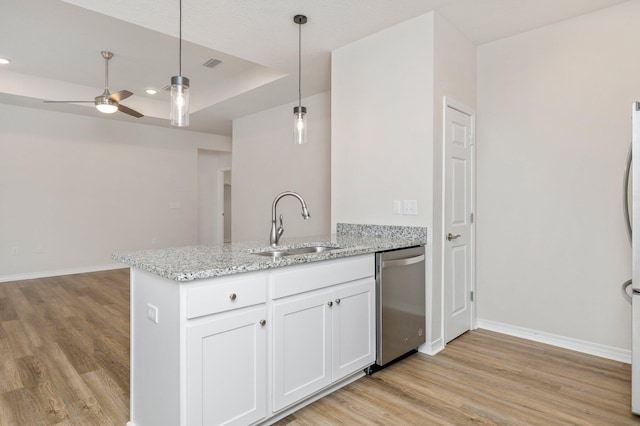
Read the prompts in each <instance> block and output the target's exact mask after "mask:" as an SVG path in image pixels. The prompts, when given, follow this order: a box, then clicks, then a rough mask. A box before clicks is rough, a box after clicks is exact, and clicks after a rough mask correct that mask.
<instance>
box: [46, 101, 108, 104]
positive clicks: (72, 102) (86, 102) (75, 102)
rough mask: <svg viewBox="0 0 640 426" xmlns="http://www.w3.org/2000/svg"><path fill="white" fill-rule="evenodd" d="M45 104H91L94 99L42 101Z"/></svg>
mask: <svg viewBox="0 0 640 426" xmlns="http://www.w3.org/2000/svg"><path fill="white" fill-rule="evenodd" d="M43 102H44V103H45V104H93V103H95V101H43Z"/></svg>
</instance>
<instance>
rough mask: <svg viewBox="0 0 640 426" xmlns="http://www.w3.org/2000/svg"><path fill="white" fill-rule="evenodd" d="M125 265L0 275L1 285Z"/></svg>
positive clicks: (120, 267)
mask: <svg viewBox="0 0 640 426" xmlns="http://www.w3.org/2000/svg"><path fill="white" fill-rule="evenodd" d="M128 267H129V266H128V265H125V264H124V263H111V264H107V265H94V266H81V267H78V268H69V269H56V270H54V271H40V272H31V273H28V274H16V275H0V283H6V282H9V281H21V280H33V279H37V278H47V277H57V276H60V275H73V274H84V273H87V272H98V271H110V270H112V269H122V268H128Z"/></svg>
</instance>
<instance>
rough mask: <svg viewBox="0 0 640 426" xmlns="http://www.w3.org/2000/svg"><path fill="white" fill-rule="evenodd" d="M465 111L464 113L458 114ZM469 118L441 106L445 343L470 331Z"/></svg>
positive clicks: (470, 223)
mask: <svg viewBox="0 0 640 426" xmlns="http://www.w3.org/2000/svg"><path fill="white" fill-rule="evenodd" d="M464 110H466V112H462V111H464ZM472 143H473V117H472V112H471V111H469V110H467V109H466V108H462V107H460V106H456V107H453V106H452V105H451V103H446V104H445V132H444V186H445V188H444V228H443V230H444V239H445V240H444V243H443V244H444V256H443V258H444V270H443V279H444V325H445V327H444V334H445V342H449V341H451V340H453V339H455V338H456V337H458V336H459V335H461V334H462V333H464V332H465V331H467V330H469V329H470V328H471V311H472V310H471V305H472V293H471V280H472V276H473V275H472V259H473V238H472V237H473V235H472V216H471V215H472V209H471V208H472V203H473V153H472V149H473V148H472Z"/></svg>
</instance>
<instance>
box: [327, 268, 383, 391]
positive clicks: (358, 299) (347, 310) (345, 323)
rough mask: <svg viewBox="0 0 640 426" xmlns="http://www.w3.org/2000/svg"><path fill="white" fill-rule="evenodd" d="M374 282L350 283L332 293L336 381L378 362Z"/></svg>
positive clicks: (372, 280) (333, 374)
mask: <svg viewBox="0 0 640 426" xmlns="http://www.w3.org/2000/svg"><path fill="white" fill-rule="evenodd" d="M374 288H375V280H374V279H373V278H371V279H367V280H362V281H359V282H355V283H353V284H347V285H344V286H341V287H340V288H337V289H336V290H335V291H334V292H333V293H332V299H333V303H334V305H333V308H332V313H333V328H332V329H333V336H332V343H333V345H332V349H333V350H332V366H333V373H332V377H333V381H336V380H340V379H342V378H343V377H346V376H348V375H350V374H352V373H353V372H354V371H357V370H359V369H364V368H365V367H367V366H369V365H371V364H372V363H373V362H374V361H375V359H376V351H375V343H376V341H375V339H376V337H375V336H376V331H375V292H374Z"/></svg>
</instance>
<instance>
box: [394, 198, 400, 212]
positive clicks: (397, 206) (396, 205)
mask: <svg viewBox="0 0 640 426" xmlns="http://www.w3.org/2000/svg"><path fill="white" fill-rule="evenodd" d="M393 214H402V206H401V205H400V200H393Z"/></svg>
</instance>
